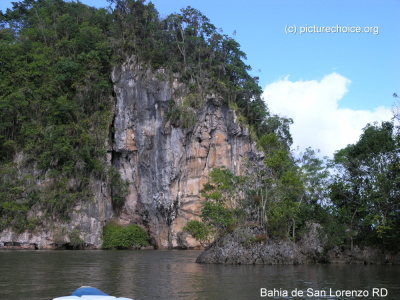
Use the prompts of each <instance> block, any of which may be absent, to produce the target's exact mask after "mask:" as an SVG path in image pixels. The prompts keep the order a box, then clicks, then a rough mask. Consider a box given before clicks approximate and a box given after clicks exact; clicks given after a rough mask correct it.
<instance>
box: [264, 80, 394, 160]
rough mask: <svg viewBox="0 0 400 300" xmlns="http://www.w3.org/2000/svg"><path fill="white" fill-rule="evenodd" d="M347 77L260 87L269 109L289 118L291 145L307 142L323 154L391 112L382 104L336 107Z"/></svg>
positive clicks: (302, 146)
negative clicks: (355, 107)
mask: <svg viewBox="0 0 400 300" xmlns="http://www.w3.org/2000/svg"><path fill="white" fill-rule="evenodd" d="M350 83H351V81H350V80H349V79H348V78H346V77H344V76H342V75H340V74H338V73H332V74H329V75H326V76H325V77H324V78H322V79H321V80H320V81H317V80H310V81H294V82H293V81H290V80H289V76H287V77H285V78H282V79H279V80H277V81H275V82H273V83H271V84H269V85H267V86H266V87H265V89H264V93H263V97H264V101H265V102H266V103H267V105H268V107H269V109H270V110H271V111H272V112H273V113H276V114H279V115H281V116H286V117H289V118H292V119H293V121H294V124H293V125H292V126H291V133H292V136H293V146H294V147H297V146H299V147H300V150H304V149H305V148H307V147H309V146H311V147H312V148H314V149H320V150H321V154H322V155H323V156H329V157H332V156H333V153H334V151H336V150H340V149H342V148H344V147H346V146H347V145H348V144H353V143H355V142H357V141H358V139H359V137H360V134H361V133H362V128H363V127H365V125H366V124H367V123H373V122H374V121H378V122H380V121H382V120H390V118H391V117H392V113H391V111H390V109H388V108H385V107H377V108H375V109H374V110H373V111H369V110H353V109H349V108H339V107H338V102H339V101H340V100H341V99H342V98H343V96H344V95H345V94H346V92H347V91H348V89H349V86H350Z"/></svg>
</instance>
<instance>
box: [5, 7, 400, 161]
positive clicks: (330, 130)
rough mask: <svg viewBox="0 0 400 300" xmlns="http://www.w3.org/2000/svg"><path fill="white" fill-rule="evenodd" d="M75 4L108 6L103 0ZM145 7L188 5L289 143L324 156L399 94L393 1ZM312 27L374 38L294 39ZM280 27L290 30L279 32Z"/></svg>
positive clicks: (384, 113) (399, 30) (383, 115)
mask: <svg viewBox="0 0 400 300" xmlns="http://www.w3.org/2000/svg"><path fill="white" fill-rule="evenodd" d="M81 2H83V3H85V4H88V5H90V6H96V7H106V6H108V3H107V1H105V0H98V1H93V0H84V1H81ZM152 2H153V3H154V4H155V6H156V8H157V10H158V11H159V13H160V15H161V16H166V15H168V14H170V13H173V12H179V10H180V9H181V8H183V7H186V6H189V5H190V6H192V7H194V8H196V9H198V10H200V11H201V12H202V13H203V14H204V15H206V16H207V17H208V18H209V19H210V21H211V23H213V24H214V25H215V26H216V27H217V28H221V29H222V30H223V32H224V33H225V34H228V35H230V36H232V37H235V39H236V40H237V41H238V42H239V43H240V45H241V49H242V50H243V51H244V52H245V53H246V54H247V61H246V62H247V64H249V65H250V66H251V67H252V68H253V70H252V71H251V73H252V75H254V76H259V78H260V81H259V83H260V86H261V87H262V88H263V89H264V90H265V93H264V99H265V100H266V101H267V104H268V105H269V107H270V108H271V110H272V111H274V112H275V113H279V114H282V115H284V116H288V117H292V118H293V119H294V124H293V126H292V133H293V136H294V140H295V142H294V146H300V148H305V147H307V146H312V147H313V148H319V149H321V151H322V153H323V154H324V155H329V156H331V155H332V153H333V151H335V150H338V149H340V148H343V147H345V146H346V145H347V144H349V143H354V142H356V141H357V139H358V137H359V135H360V134H361V129H362V128H363V127H364V126H365V125H366V123H367V122H373V121H374V120H375V121H381V120H383V119H385V120H388V119H390V117H391V115H390V108H391V106H392V104H393V103H394V100H395V99H394V98H393V97H392V94H393V93H394V92H397V93H400V59H399V55H398V52H399V49H400V18H399V12H400V1H398V0H385V1H381V0H380V1H379V0H375V1H372V0H362V1H359V0H324V1H321V0H310V1H304V0H303V1H300V0H291V1H285V0H272V1H271V0H248V1H243V0H230V1H225V0H213V1H211V0H187V1H183V0H153V1H152ZM7 7H11V1H2V2H1V4H0V10H5V9H6V8H7ZM314 25H315V26H317V27H321V26H329V27H336V26H340V27H346V28H348V26H351V27H353V26H354V27H355V26H358V27H360V28H361V30H364V28H365V27H374V28H373V29H372V31H374V30H375V33H376V30H378V31H379V34H375V33H374V32H370V33H365V32H364V33H343V32H342V33H304V34H300V30H301V29H302V27H303V29H304V27H306V26H309V28H310V27H312V26H314ZM287 26H295V27H296V29H297V33H296V34H286V33H285V28H286V27H287ZM342 30H344V29H342ZM234 31H236V35H235V36H233V32H234ZM396 54H397V55H396ZM339 122H340V124H339Z"/></svg>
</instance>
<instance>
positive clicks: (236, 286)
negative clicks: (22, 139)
mask: <svg viewBox="0 0 400 300" xmlns="http://www.w3.org/2000/svg"><path fill="white" fill-rule="evenodd" d="M199 254H200V251H101V250H98V251H0V299H2V300H21V299H30V300H51V299H53V298H55V297H60V296H67V295H70V294H71V293H72V292H73V291H74V290H75V289H76V288H78V287H80V286H82V285H90V286H93V287H96V288H99V289H101V290H103V291H104V292H106V293H108V294H110V295H114V296H119V297H131V298H134V299H135V300H142V299H284V298H286V299H353V298H352V297H336V296H335V297H329V292H330V289H331V291H333V292H336V291H339V290H343V291H349V290H362V291H364V293H365V291H367V292H368V293H369V296H368V297H362V298H360V297H358V298H354V299H400V267H399V266H376V265H366V266H365V265H302V266H259V265H256V266H253V265H250V266H245V265H239V266H237V265H235V266H234V265H200V264H196V263H195V259H196V257H197V256H198V255H199ZM261 288H265V289H267V290H273V289H276V291H278V290H280V291H281V294H280V295H281V296H285V291H287V293H288V297H279V296H277V297H261V293H260V291H261ZM373 288H378V289H379V288H384V289H387V291H388V295H387V296H386V297H384V298H383V297H372V289H373ZM295 289H297V290H300V291H303V293H304V296H303V297H291V293H292V292H293V291H294V290H295ZM307 289H308V291H307ZM311 289H312V290H311ZM382 291H385V290H382ZM324 292H325V293H326V295H327V296H326V297H320V296H319V295H320V294H323V293H324ZM307 295H312V297H311V296H307ZM275 296H276V294H275Z"/></svg>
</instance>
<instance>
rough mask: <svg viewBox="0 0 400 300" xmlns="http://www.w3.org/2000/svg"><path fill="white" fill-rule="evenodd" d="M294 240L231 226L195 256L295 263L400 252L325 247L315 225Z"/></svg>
mask: <svg viewBox="0 0 400 300" xmlns="http://www.w3.org/2000/svg"><path fill="white" fill-rule="evenodd" d="M317 226H318V225H316V224H313V225H312V226H311V227H310V234H307V235H305V236H304V238H303V239H302V240H300V241H299V242H298V243H294V242H292V241H289V240H279V239H263V238H260V237H261V236H262V233H260V232H261V230H260V229H258V228H245V229H238V230H235V231H234V232H233V233H231V234H229V235H227V236H225V237H224V238H223V239H221V240H219V241H217V242H214V243H213V244H212V245H211V246H210V247H209V248H208V249H206V250H205V251H203V252H202V253H201V254H200V256H199V257H198V258H197V260H196V262H197V263H203V264H239V265H240V264H245V265H251V264H266V265H278V264H280V265H299V264H307V263H344V264H390V265H399V264H400V254H399V253H392V252H388V251H383V250H381V249H376V248H372V247H365V248H359V247H357V246H355V247H353V249H352V250H350V249H344V248H343V249H341V248H339V247H338V246H335V247H333V248H332V249H330V250H326V249H325V248H324V247H323V244H322V243H321V242H320V241H319V240H318V237H317V235H316V227H317Z"/></svg>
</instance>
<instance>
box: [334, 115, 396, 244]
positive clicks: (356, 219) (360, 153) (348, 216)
mask: <svg viewBox="0 0 400 300" xmlns="http://www.w3.org/2000/svg"><path fill="white" fill-rule="evenodd" d="M399 142H400V137H399V134H398V132H396V128H395V127H394V125H393V123H391V122H382V124H381V125H378V124H377V123H375V124H373V125H371V124H368V125H367V126H366V127H365V128H364V132H363V134H362V135H361V137H360V140H359V141H358V142H357V143H355V144H354V145H349V146H347V147H346V148H344V149H342V150H340V151H338V152H337V153H336V154H335V160H334V162H335V164H336V168H337V172H338V174H337V175H336V176H335V178H334V179H333V182H332V184H331V186H330V199H331V201H332V203H333V205H334V206H335V208H336V213H337V216H338V218H339V219H340V221H341V222H342V223H344V224H346V225H347V226H348V228H349V230H350V232H351V233H352V234H351V237H350V239H351V243H353V242H354V241H353V240H355V242H356V243H357V244H360V243H362V244H367V245H368V244H380V245H382V246H384V247H385V248H388V249H396V250H399V245H400V230H399V228H400V144H399Z"/></svg>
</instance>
